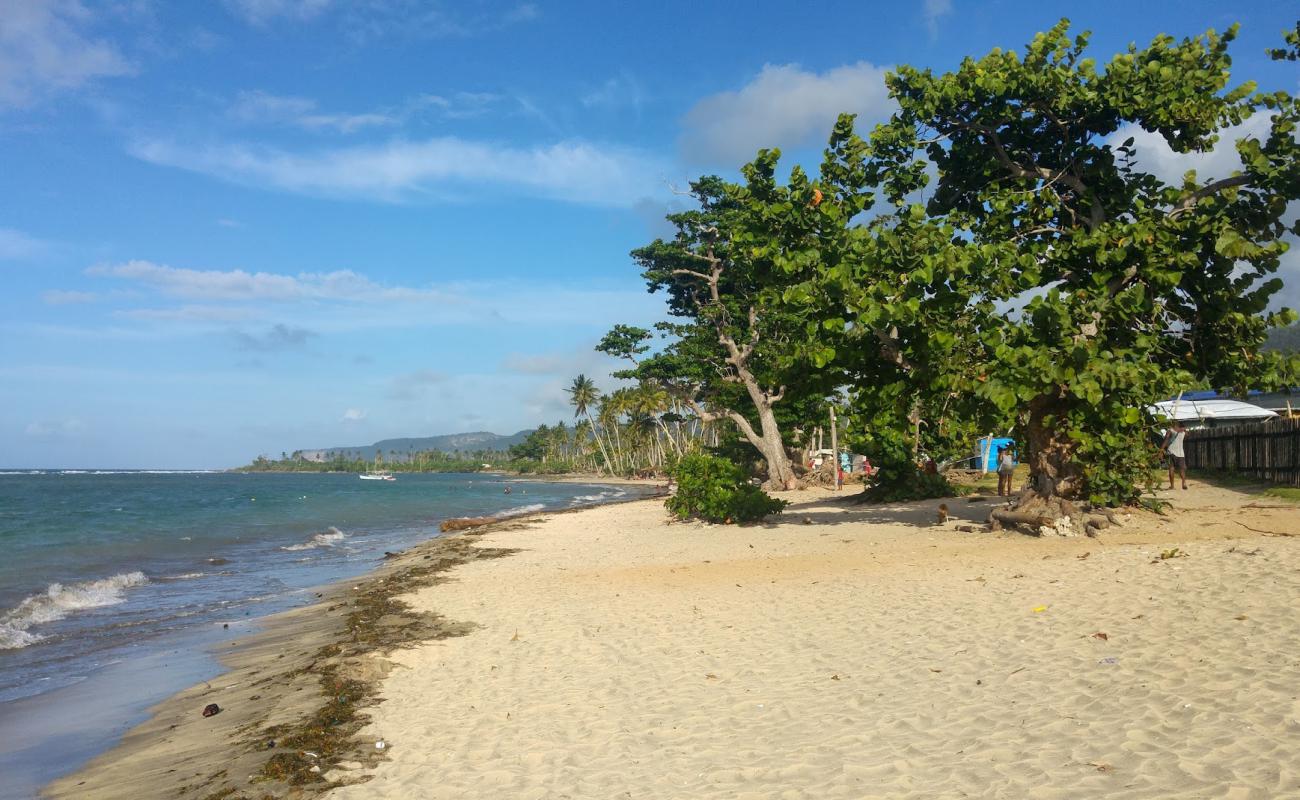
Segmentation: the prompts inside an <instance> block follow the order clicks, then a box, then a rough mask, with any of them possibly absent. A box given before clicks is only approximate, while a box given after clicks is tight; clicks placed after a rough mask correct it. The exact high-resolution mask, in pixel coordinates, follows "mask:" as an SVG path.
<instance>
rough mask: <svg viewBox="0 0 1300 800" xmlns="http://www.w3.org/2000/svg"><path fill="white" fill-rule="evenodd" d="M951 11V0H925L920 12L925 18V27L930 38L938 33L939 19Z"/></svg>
mask: <svg viewBox="0 0 1300 800" xmlns="http://www.w3.org/2000/svg"><path fill="white" fill-rule="evenodd" d="M951 13H952V0H925V5H924V6H923V7H922V9H921V14H922V16H923V17H924V19H925V29H926V30H928V31H929V32H930V38H931V39H934V38H935V37H937V36H938V35H939V20H940V19H942V18H943V17H946V16H948V15H949V14H951Z"/></svg>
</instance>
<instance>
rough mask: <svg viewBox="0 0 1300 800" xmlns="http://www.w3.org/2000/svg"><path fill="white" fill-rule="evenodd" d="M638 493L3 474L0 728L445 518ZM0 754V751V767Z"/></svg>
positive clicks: (294, 477) (285, 598) (253, 477)
mask: <svg viewBox="0 0 1300 800" xmlns="http://www.w3.org/2000/svg"><path fill="white" fill-rule="evenodd" d="M507 487H508V488H509V489H510V490H511V491H510V492H509V493H506V492H505V489H506V488H507ZM639 491H640V490H638V489H636V488H629V487H610V486H601V485H594V484H568V483H545V482H536V481H521V480H515V479H507V478H503V477H499V476H495V475H486V474H475V475H406V474H401V475H399V476H398V479H397V480H396V481H394V482H386V481H362V480H358V478H357V476H356V475H341V474H339V475H334V474H265V473H263V474H238V473H142V472H126V473H122V472H118V473H95V472H80V471H62V472H49V471H47V472H21V473H14V472H10V473H3V474H0V554H2V555H0V730H8V729H7V728H5V722H6V712H7V711H8V712H10V714H9V721H10V722H12V721H13V719H14V718H15V717H16V716H17V715H18V714H19V710H21V713H22V714H23V715H26V717H25V718H30V715H32V714H33V712H36V713H38V714H43V716H46V717H49V718H54V717H57V716H58V715H59V714H60V713H61V709H59V708H57V707H56V706H57V705H58V704H59V703H60V702H61V700H60V699H59V698H67V697H70V696H75V694H76V692H75V687H76V686H77V685H78V684H80V683H81V682H83V681H93V680H95V679H96V677H97V676H100V679H101V680H103V679H104V678H103V676H105V675H109V674H112V673H114V672H117V673H121V672H123V671H127V672H129V671H130V668H131V664H132V663H139V664H145V663H150V664H152V663H153V661H151V659H153V660H156V659H157V658H158V656H159V654H160V653H162V652H164V651H166V652H172V653H175V654H176V657H175V658H173V659H171V660H172V661H176V662H178V663H179V662H181V661H184V660H185V658H184V656H183V651H185V650H186V649H187V648H188V649H194V648H196V647H198V646H199V643H201V642H202V641H203V634H204V632H206V631H215V630H219V629H221V626H222V625H224V624H231V623H234V624H237V625H238V626H239V627H243V625H244V623H247V622H248V621H249V620H252V619H255V618H256V617H258V616H261V615H264V614H267V613H272V612H274V611H278V610H281V609H283V608H287V607H289V606H290V605H294V604H301V603H303V602H307V601H308V600H310V599H312V597H313V594H312V592H311V591H310V590H311V587H315V586H318V585H320V584H323V583H327V582H330V581H334V580H339V579H342V578H345V577H350V576H352V575H356V574H359V573H361V572H364V571H366V570H368V569H370V568H372V567H373V566H375V565H376V564H377V563H378V562H379V561H380V560H381V559H382V558H383V554H384V552H385V551H396V550H400V549H402V548H404V547H407V546H409V545H411V544H413V543H415V542H417V541H421V540H424V539H427V538H429V537H430V536H432V535H435V534H436V531H437V525H438V523H439V522H440V521H441V520H443V519H446V518H448V517H459V516H486V515H492V514H502V515H505V514H509V513H515V512H520V511H525V510H542V509H562V508H571V507H574V506H578V505H584V504H594V503H599V502H605V501H609V500H613V499H617V498H620V497H625V496H628V494H629V493H636V492H639ZM150 668H151V669H152V668H153V667H152V666H151V667H150ZM176 688H180V687H176ZM45 697H48V698H49V700H48V702H46V701H44V700H43V698H45ZM152 699H156V698H142V700H141V702H144V701H145V700H152ZM43 703H45V705H43ZM44 712H48V713H44ZM91 738H92V742H91V744H89V745H87V744H86V743H85V742H82V743H81V745H80V746H79V750H78V753H76V754H69V755H68V757H67V758H62V757H61V756H60V755H59V754H58V753H52V752H50V751H49V749H48V748H45V749H42V750H40V752H41V753H42V758H43V759H44V760H45V762H46V764H45V769H44V770H43V771H42V772H41V776H42V777H49V776H50V773H51V772H54V773H55V774H57V772H59V771H66V769H71V768H73V767H75V766H76V764H75V763H72V762H74V761H76V759H77V758H78V757H82V756H84V755H85V754H84V753H82V752H81V751H85V750H91V751H93V750H94V749H96V748H99V749H102V748H103V747H105V746H107V745H108V744H110V743H111V741H103V742H100V741H95V737H91ZM99 738H100V739H102V738H104V737H99ZM26 746H27V747H28V749H32V744H31V742H30V741H28V742H27V744H26ZM51 746H52V747H57V746H58V745H57V743H56V744H52V745H51ZM5 752H6V743H4V742H0V766H3V764H4V763H5ZM10 752H12V748H11V750H10ZM65 766H66V769H64V767H65ZM12 786H13V785H12V784H11V786H10V788H12ZM29 788H30V787H29ZM6 794H7V793H6V792H5V791H3V790H0V797H3V796H6ZM14 796H22V795H14Z"/></svg>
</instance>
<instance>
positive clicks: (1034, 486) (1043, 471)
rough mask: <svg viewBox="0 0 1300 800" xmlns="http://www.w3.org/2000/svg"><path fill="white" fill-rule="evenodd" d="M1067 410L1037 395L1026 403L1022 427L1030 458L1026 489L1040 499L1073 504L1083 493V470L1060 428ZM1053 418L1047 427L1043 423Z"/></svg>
mask: <svg viewBox="0 0 1300 800" xmlns="http://www.w3.org/2000/svg"><path fill="white" fill-rule="evenodd" d="M1068 412H1069V406H1068V405H1067V404H1066V403H1065V402H1063V401H1062V400H1060V399H1059V398H1057V397H1055V396H1053V395H1046V394H1043V395H1039V396H1038V397H1035V398H1034V399H1033V400H1031V401H1030V403H1029V422H1028V424H1027V425H1026V426H1025V438H1026V442H1025V443H1026V445H1028V450H1029V452H1028V456H1029V486H1030V489H1031V490H1032V491H1033V492H1034V493H1035V494H1037V495H1039V496H1040V497H1042V498H1045V499H1046V498H1053V497H1059V498H1061V499H1063V500H1074V499H1076V498H1078V497H1079V495H1080V494H1081V493H1082V491H1083V470H1082V468H1081V467H1080V466H1079V464H1078V462H1076V461H1075V460H1074V451H1075V450H1076V449H1077V448H1078V444H1077V443H1076V442H1074V440H1072V439H1070V438H1069V437H1068V436H1066V435H1064V430H1063V429H1064V427H1065V426H1064V425H1062V424H1061V422H1062V420H1063V419H1064V418H1065V415H1066V414H1067V413H1068ZM1049 416H1050V417H1052V418H1053V419H1052V420H1051V422H1050V424H1049V423H1048V421H1047V420H1046V418H1047V417H1049Z"/></svg>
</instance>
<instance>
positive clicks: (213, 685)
mask: <svg viewBox="0 0 1300 800" xmlns="http://www.w3.org/2000/svg"><path fill="white" fill-rule="evenodd" d="M558 482H567V483H591V484H595V483H596V482H595V481H592V480H584V479H580V478H578V477H576V476H575V477H573V478H572V479H571V480H565V481H558ZM601 483H602V485H604V484H607V485H652V482H646V481H619V482H617V483H615V482H613V481H603V482H601ZM657 496H658V495H648V496H647V495H642V496H638V497H627V498H617V499H612V500H604V501H601V502H596V503H587V504H583V505H580V506H576V507H572V508H558V509H553V510H543V511H528V512H522V513H517V514H509V515H505V516H502V517H499V518H497V519H495V520H494V521H493V522H492V523H490V524H486V525H481V526H477V527H475V528H472V529H469V530H464V531H457V532H437V531H434V532H432V533H431V535H430V537H429V538H427V539H425V540H424V541H422V542H419V543H416V544H414V545H412V546H410V547H408V548H406V549H405V550H402V551H400V552H397V553H391V554H388V555H386V557H385V559H384V561H383V562H381V563H380V564H378V565H377V566H375V567H373V568H372V569H369V570H367V571H365V572H363V573H361V574H359V575H357V576H355V577H352V578H345V579H342V580H339V581H335V582H332V583H329V584H325V585H321V586H316V587H312V588H311V589H310V592H311V594H313V595H314V596H315V598H316V599H315V600H314V601H313V602H311V603H308V604H306V605H302V606H298V607H294V608H290V609H286V610H283V611H279V612H276V613H273V614H268V615H266V616H263V617H260V618H257V619H255V620H253V621H252V623H251V624H252V625H253V626H254V628H255V629H254V630H253V631H252V632H250V633H249V635H247V636H244V637H241V638H238V639H232V640H230V641H224V642H218V643H215V644H209V645H207V646H206V647H205V651H204V654H202V655H199V654H196V655H195V657H196V658H202V657H206V658H208V659H210V660H213V661H215V663H216V665H217V669H218V671H217V674H215V675H213V676H212V677H211V678H210V679H208V680H205V681H202V682H200V683H197V684H194V685H191V686H188V687H186V688H185V689H183V690H181V691H179V692H176V693H174V694H172V695H170V696H168V697H167V698H165V699H163V700H162V701H160V702H157V703H155V704H153V705H152V706H150V707H149V708H148V709H147V710H146V712H145V719H144V721H143V722H140V723H139V724H136V725H134V726H132V727H130V728H129V729H128V730H127V731H126V733H125V734H124V735H123V736H122V737H120V739H119V740H118V741H117V742H116V743H115V744H113V745H112V746H111V747H109V748H108V749H107V750H105V751H103V752H100V753H99V754H97V755H96V756H94V757H93V758H91V759H90V760H89V761H87V762H86V763H83V764H82V765H81V766H80V767H78V768H77V769H75V770H74V771H71V772H69V773H67V774H65V775H62V776H60V777H58V778H55V779H54V780H52V781H50V782H48V783H47V784H45V785H44V786H43V787H41V789H40V792H39V795H38V796H39V797H42V798H46V797H48V798H58V797H68V798H79V797H83V796H86V794H88V793H89V794H93V796H95V797H122V798H129V800H141V798H144V797H153V796H157V797H176V796H178V795H186V794H188V793H192V792H196V791H197V790H199V789H203V793H202V794H199V795H198V796H199V797H206V796H207V794H210V793H216V794H218V795H219V794H220V792H222V791H225V790H226V789H227V788H229V787H228V786H224V785H223V783H225V781H224V779H225V778H227V777H228V776H232V775H236V774H238V773H239V770H240V769H244V770H245V771H246V772H247V771H248V770H253V771H252V772H249V773H248V775H249V777H251V776H252V775H255V774H258V773H259V772H261V771H262V770H263V768H265V766H266V764H267V763H269V760H270V759H271V758H274V757H275V756H276V755H285V753H286V752H288V751H285V748H279V751H277V748H274V747H267V748H262V747H257V746H256V744H257V743H258V742H259V741H265V742H270V741H272V740H273V737H274V736H276V735H281V736H283V735H284V734H285V733H289V734H290V735H292V731H291V730H287V729H286V726H288V728H292V727H293V726H294V723H295V722H297V721H299V720H300V719H301V718H303V717H304V716H310V715H312V714H313V713H315V712H317V711H319V709H320V707H323V706H324V705H326V704H327V703H320V702H318V701H321V700H322V699H323V698H325V697H326V688H325V687H324V686H322V685H321V684H322V682H323V681H332V682H334V683H335V684H336V685H337V684H338V681H339V680H342V681H346V682H350V683H351V686H350V690H351V691H354V692H356V695H357V696H356V697H355V698H354V701H350V702H349V703H348V704H347V705H349V706H355V708H356V709H357V710H358V711H360V709H363V708H365V707H367V706H369V705H370V703H371V697H370V694H371V686H370V685H371V684H374V683H375V682H376V681H377V680H378V679H379V678H381V677H382V672H383V670H379V671H376V670H373V669H372V668H371V666H370V665H369V664H363V663H360V662H361V661H363V660H365V659H366V657H368V656H371V655H380V656H382V655H384V654H386V653H388V652H391V650H392V649H394V648H399V647H404V646H409V645H411V644H414V643H418V642H427V641H436V640H438V639H440V638H444V637H447V636H455V635H461V634H463V633H464V632H466V631H467V630H468V628H466V627H465V626H462V625H458V624H456V623H449V622H447V621H445V620H442V619H441V618H439V617H437V615H432V616H430V615H424V614H417V613H410V612H409V611H408V610H407V609H406V608H405V607H404V606H403V604H402V603H401V602H400V601H395V599H394V598H395V597H396V596H397V595H400V594H402V593H405V592H408V591H411V590H413V589H415V588H418V587H420V586H425V585H431V584H432V583H436V582H437V581H439V580H442V579H443V578H442V573H445V572H448V571H450V570H452V569H455V568H456V567H458V566H460V565H462V564H465V563H469V562H470V561H473V560H476V559H479V558H495V557H500V555H508V553H505V554H496V553H493V552H491V551H485V550H483V549H482V548H475V547H473V545H472V543H473V542H474V541H475V540H476V539H478V538H479V537H481V536H483V535H485V534H487V533H489V532H491V531H493V530H498V529H504V528H509V527H511V526H514V525H518V524H521V523H523V522H526V521H527V520H529V519H534V518H539V517H547V516H552V515H561V514H574V513H578V512H582V511H585V510H590V509H593V508H598V507H601V506H607V505H619V504H622V503H630V502H637V501H640V500H645V499H647V498H648V497H649V498H653V497H657ZM449 519H453V518H449ZM350 622H355V623H357V624H356V625H353V626H352V627H353V628H354V629H355V628H359V627H363V626H364V627H365V628H366V629H368V631H369V632H367V633H363V634H361V635H358V634H356V633H355V632H353V633H350V632H349V623H350ZM376 631H377V633H376ZM340 673H342V674H343V675H344V677H342V678H339V674H340ZM221 698H225V699H221ZM209 702H216V703H217V704H218V705H219V706H220V707H221V709H222V710H221V712H220V713H219V714H217V715H215V716H214V717H211V718H204V717H201V716H200V711H201V710H202V709H203V708H204V707H205V706H206V705H207V704H208V703H209ZM313 704H315V705H316V706H317V708H315V709H313ZM350 713H354V712H350ZM361 713H364V712H361ZM351 727H352V726H351V725H348V726H344V727H341V728H340V729H339V730H338V731H337V733H338V738H339V739H340V741H341V742H343V743H344V747H342V749H341V750H340V751H339V752H337V753H335V754H334V758H333V759H332V760H327V761H321V762H319V763H320V764H324V765H326V766H328V765H329V764H331V763H338V762H339V761H343V760H349V759H348V758H345V757H349V756H350V757H352V758H356V759H361V761H360V762H353V763H373V762H374V761H376V760H377V758H376V755H377V754H376V751H375V750H373V749H370V748H361V747H356V746H353V745H354V744H355V743H351V744H348V743H347V742H346V740H348V739H349V738H350V736H351V732H352V731H351ZM252 730H271V731H274V733H273V734H271V736H268V737H265V739H264V740H263V738H262V737H256V736H252V737H250V731H252ZM214 736H220V737H225V738H227V739H229V741H226V742H224V743H223V744H222V745H221V746H217V747H215V748H214V747H213V746H212V745H211V738H212V737H214ZM318 749H319V748H318ZM263 750H264V751H263ZM291 750H292V752H297V749H292V748H291ZM289 755H290V758H289V759H288V761H289V762H290V763H289V764H288V768H287V769H286V768H285V765H284V764H283V763H281V764H280V765H277V767H276V768H275V769H274V770H273V771H274V772H276V773H277V774H280V773H282V774H284V775H285V776H286V778H288V779H287V780H282V781H280V782H279V784H280V785H278V786H277V785H276V781H274V780H272V781H267V782H266V783H263V784H261V785H259V786H258V789H259V791H269V790H274V789H280V790H283V789H285V788H287V787H289V786H293V785H297V784H296V783H295V782H294V781H293V778H294V776H296V777H298V778H304V777H308V778H309V777H310V776H312V775H314V774H315V773H312V772H310V771H309V770H310V768H311V767H313V766H318V763H317V762H316V761H315V760H313V761H307V760H304V759H300V758H297V757H296V756H293V755H292V753H289ZM232 756H234V757H233V758H232ZM250 756H251V757H250ZM285 760H286V759H283V758H282V759H281V762H284V761H285ZM259 762H261V766H258V764H259ZM176 763H184V764H185V768H184V770H181V769H178V768H177V767H175V766H174V765H175V764H176ZM232 765H239V766H233V767H232ZM254 767H256V769H255V770H254V769H253V768H254ZM232 769H233V770H234V771H233V772H232V771H231V770H232ZM142 775H144V776H147V777H144V778H142V777H141V776H142ZM244 783H245V784H246V783H247V781H245V782H244Z"/></svg>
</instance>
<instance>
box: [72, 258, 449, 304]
mask: <svg viewBox="0 0 1300 800" xmlns="http://www.w3.org/2000/svg"><path fill="white" fill-rule="evenodd" d="M86 274H87V275H92V276H99V277H110V278H121V279H124V280H128V281H132V282H134V283H137V284H142V285H145V286H148V287H150V288H153V289H155V290H157V291H159V292H161V293H163V294H166V295H171V296H173V297H181V298H194V299H205V300H281V301H285V300H312V299H333V300H349V301H356V302H377V301H386V300H412V299H421V300H446V299H450V298H449V297H448V296H447V295H445V294H443V293H441V292H438V291H435V290H432V289H413V288H407V287H389V286H383V285H381V284H378V283H375V282H374V281H372V280H370V279H369V278H366V277H365V276H363V275H360V274H358V273H356V272H353V271H352V270H346V269H345V270H335V271H333V272H302V273H298V274H297V275H282V274H279V273H272V272H246V271H244V270H242V269H234V270H201V269H188V268H184V267H170V266H167V265H166V264H155V263H153V262H152V261H140V260H135V261H128V262H126V263H125V264H101V265H97V266H94V267H90V268H89V269H87V270H86Z"/></svg>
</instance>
